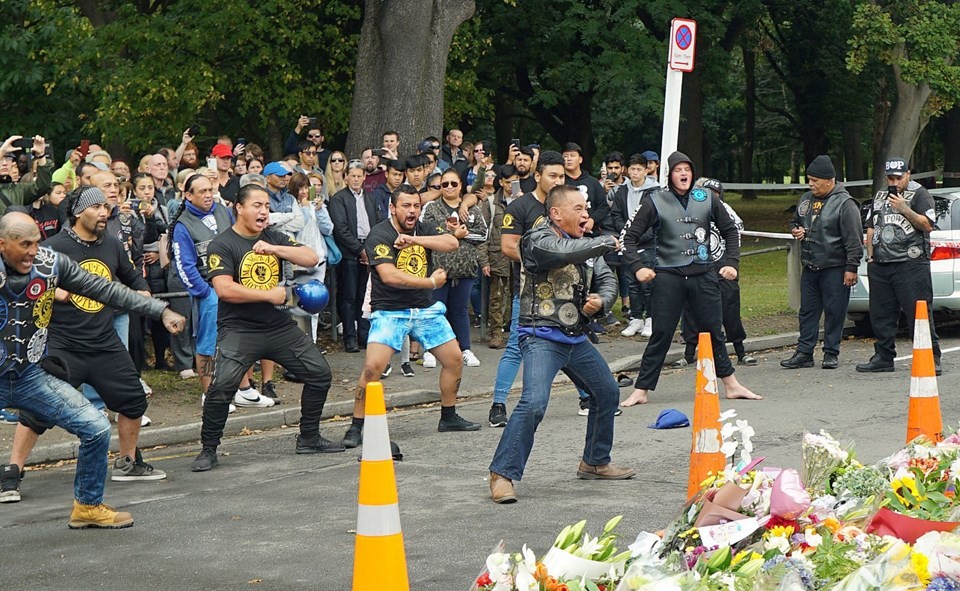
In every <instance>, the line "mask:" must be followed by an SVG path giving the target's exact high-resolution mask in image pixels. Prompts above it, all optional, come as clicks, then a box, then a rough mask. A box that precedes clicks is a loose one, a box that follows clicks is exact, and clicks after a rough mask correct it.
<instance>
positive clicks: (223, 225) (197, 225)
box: [177, 205, 231, 281]
mask: <svg viewBox="0 0 960 591" xmlns="http://www.w3.org/2000/svg"><path fill="white" fill-rule="evenodd" d="M184 207H186V206H184ZM209 215H210V214H208V216H209ZM212 215H213V219H215V220H216V221H217V231H216V232H215V231H213V230H211V229H210V228H208V227H207V225H206V224H204V223H203V218H199V217H197V216H195V215H193V214H192V213H191V212H190V211H184V212H183V213H182V214H180V217H179V218H178V219H177V221H178V222H179V223H182V224H183V227H185V228H186V229H187V232H190V237H191V238H193V245H194V247H196V249H197V271H198V272H199V273H200V276H201V277H203V280H204V281H209V280H208V279H207V272H208V271H209V266H208V265H207V247H209V246H210V241H211V240H213V239H214V238H216V237H217V236H219V235H220V234H222V233H223V232H225V231H226V229H227V228H229V227H230V226H231V223H230V214H229V213H227V210H226V208H225V207H223V206H222V205H217V206H216V207H214V208H213V214H212ZM204 217H207V216H204Z"/></svg>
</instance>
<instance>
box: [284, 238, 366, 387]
mask: <svg viewBox="0 0 960 591" xmlns="http://www.w3.org/2000/svg"><path fill="white" fill-rule="evenodd" d="M369 277H370V267H369V266H367V265H361V264H360V261H359V260H358V259H356V258H348V257H346V256H345V257H343V260H342V261H340V264H339V265H337V314H339V315H340V321H341V322H343V341H344V342H345V343H346V342H348V341H357V342H359V343H360V344H361V345H363V344H366V342H367V333H368V332H370V321H369V320H367V319H366V318H363V314H362V312H363V298H364V296H365V295H366V294H367V280H368V279H369ZM284 367H286V366H284ZM288 369H289V368H288Z"/></svg>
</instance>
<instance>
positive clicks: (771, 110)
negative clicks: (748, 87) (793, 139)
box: [753, 95, 800, 129]
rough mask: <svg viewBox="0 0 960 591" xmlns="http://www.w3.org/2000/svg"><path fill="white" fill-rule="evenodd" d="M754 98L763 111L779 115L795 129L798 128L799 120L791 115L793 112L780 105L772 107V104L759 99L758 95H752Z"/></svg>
mask: <svg viewBox="0 0 960 591" xmlns="http://www.w3.org/2000/svg"><path fill="white" fill-rule="evenodd" d="M753 98H754V100H756V101H757V104H758V105H760V106H761V107H762V108H763V110H764V111H767V112H768V113H773V114H775V115H780V116H781V117H783V118H784V119H786V120H787V121H789V122H790V125H792V126H793V127H794V128H795V129H800V121H799V120H798V119H797V118H796V117H795V116H794V115H793V113H791V112H789V111H787V110H786V109H784V108H782V107H774V106H773V105H768V104H767V103H765V102H764V101H763V99H761V98H760V97H759V96H757V95H754V97H753Z"/></svg>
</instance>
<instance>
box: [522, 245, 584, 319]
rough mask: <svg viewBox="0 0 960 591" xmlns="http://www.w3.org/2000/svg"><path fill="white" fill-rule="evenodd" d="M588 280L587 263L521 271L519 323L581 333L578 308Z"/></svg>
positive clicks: (582, 300)
mask: <svg viewBox="0 0 960 591" xmlns="http://www.w3.org/2000/svg"><path fill="white" fill-rule="evenodd" d="M591 263H592V261H591ZM592 281H593V268H592V267H591V266H590V265H589V264H582V265H572V264H571V265H565V266H563V267H560V268H558V269H550V270H549V271H547V272H545V273H528V272H524V275H523V286H522V287H521V289H520V325H521V326H547V327H554V328H559V329H560V330H562V331H563V332H564V333H566V334H568V335H571V336H578V335H581V334H583V326H582V325H581V317H582V315H581V313H580V308H581V307H582V306H583V304H584V303H585V302H586V299H585V298H586V295H587V292H588V291H589V289H587V288H588V286H589V285H590V284H591V282H592Z"/></svg>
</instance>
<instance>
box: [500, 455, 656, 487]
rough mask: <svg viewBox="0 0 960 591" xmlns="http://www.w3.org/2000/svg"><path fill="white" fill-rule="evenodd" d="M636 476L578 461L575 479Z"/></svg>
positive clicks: (617, 478)
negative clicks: (578, 465)
mask: <svg viewBox="0 0 960 591" xmlns="http://www.w3.org/2000/svg"><path fill="white" fill-rule="evenodd" d="M636 474H637V471H636V470H634V469H633V468H618V467H616V466H614V465H613V464H604V465H603V466H591V465H590V464H588V463H586V462H584V461H583V460H580V467H579V468H578V469H577V478H580V479H582V480H626V479H628V478H633V477H634V476H635V475H636ZM490 486H493V484H492V483H491V485H490Z"/></svg>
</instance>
